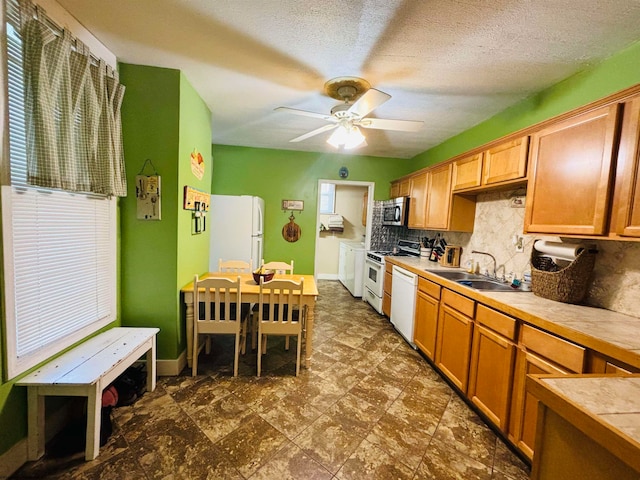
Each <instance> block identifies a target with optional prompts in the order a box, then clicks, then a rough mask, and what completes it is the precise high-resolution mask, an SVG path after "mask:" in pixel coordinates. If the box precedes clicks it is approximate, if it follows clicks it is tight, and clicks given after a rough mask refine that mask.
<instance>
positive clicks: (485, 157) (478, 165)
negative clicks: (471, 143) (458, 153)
mask: <svg viewBox="0 0 640 480" xmlns="http://www.w3.org/2000/svg"><path fill="white" fill-rule="evenodd" d="M528 153H529V136H528V135H527V136H523V137H520V138H517V139H515V140H510V141H508V142H504V143H501V144H499V145H496V146H494V147H491V148H489V149H487V150H485V151H484V152H480V153H477V154H475V155H470V156H468V157H464V158H461V159H458V160H455V161H454V162H453V185H452V189H453V191H454V192H456V191H460V190H468V189H474V188H478V187H487V186H491V185H497V184H502V183H507V182H513V181H514V180H523V179H525V178H526V176H527V155H528ZM482 189H484V188H482Z"/></svg>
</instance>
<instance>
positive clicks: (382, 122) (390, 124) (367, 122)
mask: <svg viewBox="0 0 640 480" xmlns="http://www.w3.org/2000/svg"><path fill="white" fill-rule="evenodd" d="M355 123H357V124H358V125H359V126H361V127H364V128H375V129H378V130H398V131H400V132H417V131H418V130H420V129H421V128H422V127H423V125H424V122H421V121H417V120H389V119H386V118H363V119H362V120H359V121H357V122H355Z"/></svg>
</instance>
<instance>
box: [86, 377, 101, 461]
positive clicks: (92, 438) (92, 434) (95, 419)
mask: <svg viewBox="0 0 640 480" xmlns="http://www.w3.org/2000/svg"><path fill="white" fill-rule="evenodd" d="M98 385H99V383H97V384H95V385H94V388H92V389H91V391H90V392H89V395H87V449H86V450H85V452H84V458H85V460H93V459H94V458H96V457H97V456H98V453H99V452H100V423H101V421H102V391H101V390H100V389H99V387H98Z"/></svg>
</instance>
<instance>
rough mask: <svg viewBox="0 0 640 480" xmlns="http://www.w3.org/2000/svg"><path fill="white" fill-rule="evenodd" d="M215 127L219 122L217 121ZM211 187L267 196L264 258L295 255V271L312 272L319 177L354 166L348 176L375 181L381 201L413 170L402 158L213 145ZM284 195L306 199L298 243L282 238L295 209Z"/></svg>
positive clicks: (298, 218)
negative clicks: (394, 182)
mask: <svg viewBox="0 0 640 480" xmlns="http://www.w3.org/2000/svg"><path fill="white" fill-rule="evenodd" d="M214 128H215V125H214ZM212 150H213V178H212V181H211V192H212V193H216V194H221V195H257V196H259V197H262V198H263V199H264V201H265V219H264V220H265V233H264V259H265V261H271V260H283V261H289V260H292V259H293V260H294V262H295V271H296V272H298V273H308V274H312V273H313V264H314V257H315V240H316V231H315V229H316V211H317V197H318V179H320V178H323V179H329V180H340V177H339V176H338V170H339V169H340V167H342V166H346V167H347V168H348V169H349V177H348V178H347V180H352V181H364V182H375V184H376V185H375V191H374V196H375V199H376V200H382V199H386V198H388V197H389V182H390V181H391V180H393V179H394V178H397V177H400V176H402V175H404V174H406V173H408V172H409V171H410V170H411V162H410V161H409V160H405V159H399V158H381V157H366V156H358V155H349V156H347V155H338V154H320V153H309V152H298V151H291V150H271V149H263V148H248V147H232V146H226V145H214V146H213V147H212ZM282 200H304V211H302V212H300V213H298V212H294V215H295V217H296V219H295V222H296V223H297V224H298V225H299V226H300V229H301V231H302V235H301V237H300V240H298V241H297V242H294V243H289V242H287V241H286V240H285V239H284V238H283V237H282V227H284V226H285V224H287V223H288V222H289V214H290V212H288V211H287V212H283V211H282V210H281V208H280V207H281V202H282Z"/></svg>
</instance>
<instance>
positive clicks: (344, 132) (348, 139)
mask: <svg viewBox="0 0 640 480" xmlns="http://www.w3.org/2000/svg"><path fill="white" fill-rule="evenodd" d="M364 141H365V138H364V135H362V133H361V132H360V129H359V128H358V127H354V126H352V125H351V126H344V125H340V126H339V127H338V128H336V129H335V130H334V132H333V133H332V134H331V136H330V137H329V139H328V140H327V143H328V144H329V145H331V146H332V147H334V148H340V147H344V148H345V149H346V150H350V149H352V148H356V147H358V146H360V145H362V143H363V142H364Z"/></svg>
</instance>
